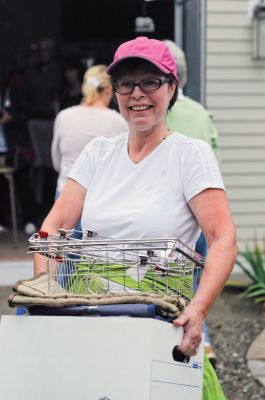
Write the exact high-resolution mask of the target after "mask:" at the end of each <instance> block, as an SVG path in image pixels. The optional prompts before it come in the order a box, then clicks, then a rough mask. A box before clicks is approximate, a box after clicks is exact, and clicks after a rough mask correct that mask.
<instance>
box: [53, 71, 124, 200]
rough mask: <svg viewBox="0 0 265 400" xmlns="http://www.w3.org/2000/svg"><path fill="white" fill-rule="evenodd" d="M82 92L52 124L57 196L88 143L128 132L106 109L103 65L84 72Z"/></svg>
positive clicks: (108, 92) (114, 113)
mask: <svg viewBox="0 0 265 400" xmlns="http://www.w3.org/2000/svg"><path fill="white" fill-rule="evenodd" d="M82 93H83V100H82V102H81V104H80V105H77V106H73V107H70V108H67V109H65V110H62V111H60V113H59V114H58V115H57V117H56V120H55V124H54V135H53V141H52V161H53V166H54V168H55V169H56V171H57V172H58V173H59V177H58V181H57V195H58V194H59V193H60V192H61V191H62V189H63V187H64V185H65V183H66V180H67V174H68V172H69V171H70V169H71V167H72V166H73V164H74V162H75V160H76V158H77V157H78V156H79V154H80V152H81V150H83V148H84V147H85V145H86V144H87V143H88V142H90V141H91V140H92V139H94V138H95V137H97V136H106V137H111V136H115V135H118V134H119V133H121V132H124V131H127V130H128V125H127V122H126V121H125V120H124V119H123V117H122V116H121V115H120V114H119V113H118V112H117V111H115V110H111V109H109V108H108V105H109V103H110V100H111V98H112V86H111V81H110V77H109V75H107V73H106V66H105V65H95V66H93V67H91V68H89V69H88V70H87V72H86V73H85V75H84V81H83V85H82Z"/></svg>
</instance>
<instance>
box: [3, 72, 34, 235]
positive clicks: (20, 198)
mask: <svg viewBox="0 0 265 400" xmlns="http://www.w3.org/2000/svg"><path fill="white" fill-rule="evenodd" d="M1 99H2V101H1V103H2V104H1V114H0V128H1V129H2V133H4V140H5V143H6V157H5V159H4V161H2V163H3V164H4V165H8V166H12V167H13V168H14V182H15V190H16V200H17V210H18V217H19V218H18V222H19V226H21V225H22V226H23V229H24V232H25V233H26V234H27V235H31V234H32V233H33V232H35V231H36V230H37V227H36V205H35V202H34V195H33V191H32V184H31V176H30V175H31V165H32V162H33V161H34V153H33V149H32V145H31V141H30V137H29V132H28V124H27V112H26V101H25V88H24V79H23V73H22V71H20V70H19V69H14V70H13V72H12V73H11V75H10V77H9V79H8V81H7V82H6V85H5V88H4V90H3V91H2V95H1ZM1 178H3V176H2V177H1ZM1 188H2V190H1V192H2V193H1V196H5V197H6V201H5V204H4V205H3V206H1V209H2V212H4V213H5V218H6V220H7V222H9V220H8V219H10V209H9V198H8V197H9V196H8V192H9V190H8V187H7V185H6V184H5V186H3V185H2V184H1ZM7 225H8V223H7Z"/></svg>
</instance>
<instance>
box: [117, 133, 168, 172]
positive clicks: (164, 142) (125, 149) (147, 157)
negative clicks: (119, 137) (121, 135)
mask: <svg viewBox="0 0 265 400" xmlns="http://www.w3.org/2000/svg"><path fill="white" fill-rule="evenodd" d="M171 136H172V134H170V135H169V136H167V137H166V138H165V139H163V140H162V141H161V142H160V143H159V144H158V145H157V146H156V147H155V148H154V149H153V150H152V151H151V152H150V153H149V154H147V155H146V156H145V157H144V158H143V159H142V160H141V161H140V162H138V163H135V162H133V161H132V159H131V158H130V156H129V151H128V140H129V136H127V138H126V140H125V141H124V147H123V151H124V153H125V157H126V159H127V162H128V163H129V164H130V165H131V166H133V167H134V168H137V167H140V166H141V165H143V164H145V163H146V162H147V161H148V160H149V159H151V158H152V157H154V156H155V155H156V153H158V152H159V151H160V150H161V149H162V148H163V147H164V146H165V144H166V142H167V141H168V139H169V138H170V137H171Z"/></svg>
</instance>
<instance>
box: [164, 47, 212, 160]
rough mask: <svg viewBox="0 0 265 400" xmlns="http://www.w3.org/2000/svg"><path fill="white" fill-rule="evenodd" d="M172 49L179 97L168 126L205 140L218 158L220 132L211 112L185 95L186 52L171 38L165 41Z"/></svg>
mask: <svg viewBox="0 0 265 400" xmlns="http://www.w3.org/2000/svg"><path fill="white" fill-rule="evenodd" d="M164 42H165V43H166V45H167V46H168V48H169V50H170V51H171V53H172V55H173V57H174V59H175V62H176V64H177V68H178V74H179V87H178V99H177V101H176V102H175V104H174V105H173V107H172V108H171V110H170V111H169V112H168V114H167V126H168V128H169V129H170V130H172V131H177V132H179V133H182V134H183V135H186V136H189V137H193V138H195V139H202V140H205V141H206V142H207V143H209V145H210V146H211V147H212V149H213V151H214V153H215V155H216V157H217V158H218V160H219V159H220V155H219V146H218V133H217V130H216V128H215V127H214V125H213V122H212V118H211V115H210V113H209V112H208V111H207V110H206V109H205V108H204V107H203V106H202V105H201V104H200V103H198V102H197V101H195V100H193V99H191V98H190V97H188V96H184V94H183V88H184V86H185V85H186V82H187V63H186V57H185V54H184V52H183V51H182V50H181V49H180V48H179V47H178V46H177V45H176V44H175V43H174V42H172V41H171V40H165V41H164Z"/></svg>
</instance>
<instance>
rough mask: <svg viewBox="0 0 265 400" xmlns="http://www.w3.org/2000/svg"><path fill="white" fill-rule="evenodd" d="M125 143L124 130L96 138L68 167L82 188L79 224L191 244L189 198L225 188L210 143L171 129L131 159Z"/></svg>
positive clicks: (106, 232)
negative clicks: (140, 157)
mask: <svg viewBox="0 0 265 400" xmlns="http://www.w3.org/2000/svg"><path fill="white" fill-rule="evenodd" d="M127 143H128V134H120V135H118V136H116V137H114V138H111V139H106V138H96V139H95V140H93V141H92V142H90V143H89V144H88V145H87V146H86V147H85V149H84V150H83V152H82V153H81V155H80V156H79V158H78V159H77V161H76V163H75V165H74V167H73V168H72V170H71V172H70V173H69V175H68V177H70V178H72V179H74V180H75V181H77V182H78V183H79V184H81V185H82V186H83V187H84V188H86V189H87V195H86V198H85V202H84V208H83V214H82V221H81V223H82V228H83V229H90V230H93V231H95V232H97V233H99V234H100V235H103V236H107V237H113V238H117V239H122V238H124V239H126V238H127V239H143V238H148V237H149V238H178V239H180V240H182V241H184V242H185V243H186V244H188V245H189V246H190V247H192V248H194V246H195V243H196V241H197V239H198V237H199V234H200V228H199V226H198V223H197V221H196V219H195V218H194V215H193V213H192V212H191V210H190V208H189V205H188V202H189V200H191V199H192V197H194V196H195V195H196V194H198V193H200V192H201V191H203V190H204V189H206V188H220V189H224V184H223V181H222V177H221V174H220V171H219V167H218V162H217V160H216V158H215V155H214V153H213V151H212V150H211V148H210V146H209V145H208V144H207V143H206V142H204V141H202V140H198V139H192V138H188V137H185V136H183V135H181V134H179V133H173V134H171V135H170V136H168V137H167V138H166V139H165V140H163V141H162V142H161V143H160V144H159V146H157V147H156V148H155V149H154V150H153V151H152V153H150V154H149V155H148V156H147V157H145V158H144V159H143V160H142V161H141V162H140V163H138V164H134V163H133V162H132V161H131V159H130V157H129V155H128V150H127Z"/></svg>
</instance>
